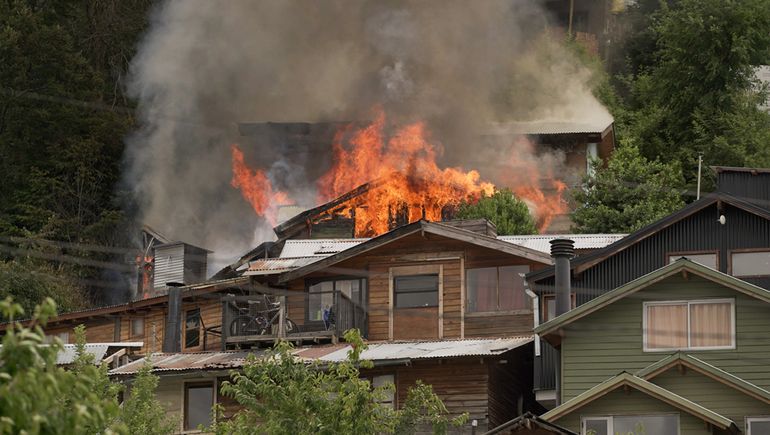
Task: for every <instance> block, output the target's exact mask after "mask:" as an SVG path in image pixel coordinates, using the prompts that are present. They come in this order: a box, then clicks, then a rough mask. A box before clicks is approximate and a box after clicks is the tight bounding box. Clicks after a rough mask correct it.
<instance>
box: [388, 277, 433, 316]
mask: <svg viewBox="0 0 770 435" xmlns="http://www.w3.org/2000/svg"><path fill="white" fill-rule="evenodd" d="M393 292H394V293H395V304H396V307H398V308H414V307H435V306H437V305H438V275H412V276H399V277H396V278H395V279H394V282H393Z"/></svg>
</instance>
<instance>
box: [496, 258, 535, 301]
mask: <svg viewBox="0 0 770 435" xmlns="http://www.w3.org/2000/svg"><path fill="white" fill-rule="evenodd" d="M527 272H529V266H505V267H501V268H500V284H499V289H500V290H499V292H500V295H499V299H500V310H523V309H525V308H527V307H528V306H529V305H528V303H527V299H528V298H527V297H526V295H525V294H524V278H523V277H521V276H519V274H520V273H527Z"/></svg>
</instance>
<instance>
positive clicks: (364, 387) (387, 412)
mask: <svg viewBox="0 0 770 435" xmlns="http://www.w3.org/2000/svg"><path fill="white" fill-rule="evenodd" d="M345 339H346V340H347V341H348V343H350V344H351V346H352V348H353V349H352V350H351V351H350V352H348V359H347V360H346V361H343V362H340V363H332V364H329V365H328V366H324V367H322V366H320V365H317V364H314V365H308V364H305V363H304V362H303V361H299V360H297V359H296V358H294V357H293V355H292V346H291V344H290V343H286V342H281V343H278V344H277V345H276V347H275V348H274V349H273V350H271V351H269V352H268V354H267V356H266V357H263V358H260V359H257V358H256V357H254V356H251V357H250V359H249V361H248V362H247V364H246V365H245V367H244V369H243V372H233V373H232V374H231V376H232V382H225V383H223V385H222V388H221V392H222V393H223V394H225V395H227V396H229V397H232V398H234V399H235V400H236V401H237V402H238V403H239V404H240V405H241V406H242V407H243V408H242V409H241V410H240V411H238V412H237V413H236V414H235V415H234V416H233V418H232V419H230V420H227V421H221V422H219V423H217V424H216V425H215V430H216V433H220V434H257V433H270V434H276V435H289V434H292V435H294V434H297V435H305V434H308V435H309V434H321V435H323V434H329V435H331V434H338V433H351V434H353V433H355V434H358V433H361V434H364V433H398V434H410V433H414V430H415V426H417V425H421V424H426V425H429V426H432V427H433V431H434V433H437V434H438V433H444V432H445V431H446V429H447V427H448V426H449V425H457V426H459V425H462V424H464V423H465V421H466V420H467V415H466V414H463V415H461V416H459V417H455V418H450V416H448V412H447V409H446V407H445V406H444V404H443V403H442V402H441V400H440V399H439V398H438V397H437V396H436V395H435V394H434V393H433V391H432V389H431V387H430V386H428V385H424V384H418V385H416V386H415V388H413V389H411V390H410V392H409V394H408V399H407V401H406V403H405V404H404V406H403V407H402V409H400V410H394V409H392V408H390V407H388V406H385V405H382V404H381V402H382V401H383V400H385V398H386V394H387V393H388V392H392V391H393V388H394V386H393V385H392V384H391V385H386V386H381V387H375V388H372V386H371V384H370V383H369V381H368V380H365V379H361V377H360V372H359V368H372V367H373V365H372V363H371V361H364V360H361V359H360V356H361V352H363V351H364V350H365V349H366V345H365V344H364V342H363V340H362V339H361V336H360V334H359V333H358V331H357V330H350V331H348V332H347V333H346V334H345ZM298 416H299V417H298ZM220 420H221V419H220Z"/></svg>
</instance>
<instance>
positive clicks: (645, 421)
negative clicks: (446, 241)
mask: <svg viewBox="0 0 770 435" xmlns="http://www.w3.org/2000/svg"><path fill="white" fill-rule="evenodd" d="M768 328H770V291H768V290H767V289H765V288H762V287H759V286H756V285H753V284H751V283H749V282H746V281H744V280H741V279H739V278H736V277H733V276H730V275H728V274H725V273H722V272H720V271H718V270H716V269H714V268H711V267H708V266H704V265H702V264H699V263H698V262H695V261H693V260H689V259H686V258H679V259H677V260H675V261H674V262H673V263H670V264H668V265H666V266H663V267H661V268H659V269H657V270H655V271H653V272H650V273H648V274H645V275H643V276H641V277H639V278H637V279H635V280H632V281H630V282H629V283H627V284H624V285H622V286H619V287H617V288H615V289H613V290H611V291H609V292H606V293H604V294H602V295H601V296H599V297H597V298H594V299H593V300H591V301H590V302H587V303H584V304H582V305H580V306H579V307H577V308H575V309H572V310H569V311H567V312H566V313H565V314H562V315H560V316H558V317H555V318H554V319H551V320H549V321H548V322H545V323H544V324H542V325H540V326H538V327H537V328H536V329H535V331H536V332H537V333H538V334H539V335H540V336H541V337H542V338H543V339H544V340H546V341H548V342H549V343H550V344H551V345H552V346H554V347H555V348H557V349H558V350H559V351H560V355H561V363H560V373H561V377H560V387H561V403H560V405H559V406H557V407H555V408H554V409H552V410H550V411H549V412H547V413H545V414H543V415H541V418H542V419H544V420H546V421H549V422H551V423H556V424H558V425H560V426H563V427H565V428H567V429H570V430H573V431H576V432H577V431H580V433H582V434H597V435H598V434H612V433H623V434H626V433H633V434H640V433H645V434H652V433H655V434H658V435H689V434H737V433H743V434H749V435H756V434H766V433H770V418H768V415H769V414H770V367H768V364H767V358H768V355H770V342H769V341H768V340H767V339H766V338H765V335H766V331H767V330H768Z"/></svg>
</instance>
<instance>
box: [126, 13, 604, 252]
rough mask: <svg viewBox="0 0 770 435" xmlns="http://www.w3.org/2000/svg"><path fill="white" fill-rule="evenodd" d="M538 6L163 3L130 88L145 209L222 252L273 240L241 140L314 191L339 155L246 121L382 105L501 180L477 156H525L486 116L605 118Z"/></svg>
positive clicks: (363, 112)
mask: <svg viewBox="0 0 770 435" xmlns="http://www.w3.org/2000/svg"><path fill="white" fill-rule="evenodd" d="M533 3H534V2H531V1H502V0H485V1H475V2H468V1H464V0H463V1H459V0H437V1H429V0H421V1H413V2H407V1H383V0H371V1H349V0H339V1H335V0H323V1H301V0H296V1H290V0H283V1H270V0H265V1H258V0H228V1H226V2H224V1H222V2H217V1H210V0H173V1H168V2H166V3H164V4H162V5H161V6H160V7H158V9H157V10H156V11H155V12H154V13H153V16H152V23H151V27H150V30H149V31H148V33H147V35H146V37H145V38H144V40H143V42H142V44H141V46H140V49H139V53H138V55H137V56H136V58H135V59H134V61H133V70H132V80H131V83H130V89H131V91H132V92H133V95H134V96H135V97H136V98H137V99H138V101H139V108H140V111H141V120H142V127H141V129H140V130H139V131H137V132H136V133H135V134H134V135H133V136H132V137H130V138H129V146H128V152H127V165H128V170H127V172H126V181H127V183H128V184H129V185H131V186H132V187H133V188H134V190H135V194H136V197H137V200H138V203H139V206H140V214H141V215H140V216H139V218H140V219H141V220H142V221H143V222H145V223H147V224H149V225H151V226H156V227H158V229H159V230H161V231H163V232H165V233H167V234H169V235H171V236H172V237H174V238H176V239H180V240H184V241H188V242H190V243H194V244H198V245H200V246H202V247H205V248H208V249H212V250H215V251H216V252H217V253H218V254H220V255H224V256H226V257H229V258H221V259H219V260H220V262H226V261H227V260H229V259H232V256H235V255H238V254H240V253H242V252H244V251H245V250H247V249H248V248H250V247H252V246H253V243H254V241H255V239H266V238H269V237H270V232H269V230H261V232H258V234H256V235H255V228H264V227H265V226H266V225H262V226H260V222H261V221H260V219H259V218H257V217H256V216H255V215H254V213H253V212H252V211H251V207H250V206H249V204H247V203H246V202H245V201H244V200H243V199H242V198H241V195H240V192H238V191H237V190H235V189H233V188H232V187H231V186H230V179H231V176H232V171H231V164H230V163H231V161H230V160H231V157H230V149H231V144H232V143H239V144H240V145H241V148H242V149H243V150H244V152H245V159H246V161H247V162H248V163H249V164H250V165H251V166H253V167H261V168H263V169H266V170H268V174H269V176H270V177H271V179H272V182H273V183H274V184H275V185H277V186H278V188H280V189H282V190H287V191H288V192H289V193H290V194H291V195H292V196H293V197H295V198H300V200H302V199H303V198H304V199H305V200H306V201H312V200H313V198H315V195H314V193H313V189H314V182H315V179H316V178H317V177H318V176H319V175H320V174H321V173H322V172H323V171H324V170H325V168H326V167H328V165H329V158H330V157H329V156H330V154H331V152H329V153H322V154H323V155H318V153H317V151H312V152H310V151H308V150H302V149H296V147H292V148H290V149H289V148H286V147H285V146H284V144H282V143H277V142H275V141H258V140H253V139H251V140H250V139H248V138H244V137H243V136H242V135H241V132H240V130H239V124H240V123H244V122H267V121H274V122H311V123H317V122H339V121H366V120H368V119H370V118H371V116H372V112H371V110H372V108H373V107H375V106H379V107H381V108H383V109H384V110H385V111H386V112H387V113H388V117H389V119H390V120H393V121H394V122H396V123H398V122H413V121H415V120H424V121H425V122H426V123H427V126H428V128H429V130H430V131H431V132H432V135H433V136H432V137H433V138H434V139H435V140H436V141H438V142H440V143H441V144H442V145H443V148H444V151H443V154H442V156H441V161H442V163H443V164H446V165H452V166H463V167H465V169H477V170H479V172H481V174H482V177H487V178H491V179H492V180H491V181H493V182H494V181H498V180H495V178H494V177H496V175H495V174H494V173H485V167H483V166H482V167H471V166H470V163H469V162H472V163H473V164H474V165H475V164H477V163H478V162H477V159H478V157H477V156H479V155H482V154H483V155H484V156H488V157H487V158H489V159H492V160H489V162H490V163H491V162H495V163H498V162H501V161H510V160H511V159H512V158H515V156H513V157H512V156H510V155H500V154H505V153H509V152H510V148H509V147H505V146H496V145H494V144H490V143H486V144H485V143H483V141H480V139H479V138H480V137H482V136H484V134H485V132H486V131H487V129H488V128H489V126H490V125H493V124H496V123H504V122H508V121H514V120H516V121H522V120H533V119H559V120H562V121H565V120H571V121H578V122H581V121H585V122H590V121H594V120H596V119H597V118H600V119H608V118H609V115H608V113H607V111H606V110H605V109H604V108H603V107H602V106H601V104H599V103H598V102H597V101H596V100H595V99H594V98H593V96H592V95H591V92H590V90H589V88H588V85H587V83H588V80H589V78H590V74H589V73H588V71H587V70H585V69H584V68H583V67H581V66H579V62H578V61H577V60H575V59H574V58H573V57H572V56H571V55H570V54H569V53H568V52H567V51H566V50H564V49H563V48H561V47H559V45H558V44H557V42H555V41H554V39H553V38H549V37H548V36H547V35H548V17H547V16H546V14H545V13H544V12H543V11H541V10H540V9H538V8H537V7H536V6H533ZM484 147H485V148H484ZM481 148H484V149H483V150H481ZM308 149H310V148H308ZM514 149H517V150H519V152H524V151H521V147H515V148H514ZM482 151H483V152H482ZM522 157H523V160H525V161H530V160H532V161H534V162H535V163H534V164H541V163H543V162H542V161H541V160H539V157H536V156H533V155H527V156H522ZM547 160H548V162H547V163H548V164H549V165H551V166H553V164H557V163H558V162H556V163H554V162H552V161H551V160H553V158H552V157H549V158H548V159H547ZM492 172H494V171H492ZM305 205H311V204H305Z"/></svg>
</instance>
